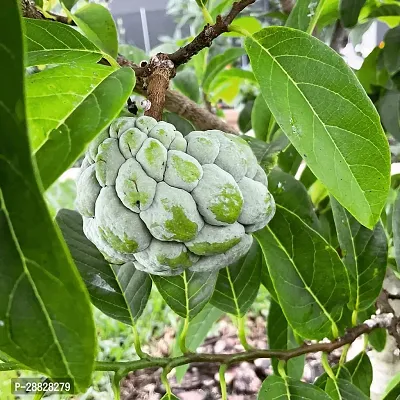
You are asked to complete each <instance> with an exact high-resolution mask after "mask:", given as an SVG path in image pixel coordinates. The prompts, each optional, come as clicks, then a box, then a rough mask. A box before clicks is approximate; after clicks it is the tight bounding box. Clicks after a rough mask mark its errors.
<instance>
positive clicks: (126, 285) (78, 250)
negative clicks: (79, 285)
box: [56, 209, 151, 325]
mask: <svg viewBox="0 0 400 400" xmlns="http://www.w3.org/2000/svg"><path fill="white" fill-rule="evenodd" d="M56 221H57V223H58V226H59V227H60V229H61V232H62V234H63V236H64V239H65V241H66V243H67V245H68V248H69V250H70V252H71V255H72V258H73V259H74V261H75V264H76V266H77V267H78V270H79V273H80V274H81V277H82V280H83V281H84V282H85V285H86V287H87V289H88V291H89V294H90V297H91V300H92V303H93V304H94V305H95V306H96V307H97V308H98V309H99V310H101V311H102V312H103V313H104V314H107V315H108V316H110V317H111V318H114V319H117V320H119V321H121V322H124V323H125V324H128V325H131V324H132V323H133V322H134V321H135V320H137V319H138V318H139V317H140V315H141V314H142V312H143V310H144V307H145V306H146V303H147V300H148V299H149V296H150V292H151V279H150V276H149V275H148V274H146V273H144V272H142V271H138V270H136V269H135V267H134V266H133V264H132V263H126V264H123V265H114V266H111V265H110V264H109V263H108V262H107V261H106V260H105V259H104V257H103V255H102V254H101V253H100V251H99V250H97V248H96V246H95V245H94V244H93V243H92V242H91V241H90V240H89V239H87V238H86V236H85V234H84V233H83V227H82V216H81V215H80V214H79V213H78V212H76V211H72V210H66V209H63V210H60V211H59V212H58V214H57V217H56Z"/></svg>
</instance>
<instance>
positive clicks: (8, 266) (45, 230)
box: [0, 0, 96, 391]
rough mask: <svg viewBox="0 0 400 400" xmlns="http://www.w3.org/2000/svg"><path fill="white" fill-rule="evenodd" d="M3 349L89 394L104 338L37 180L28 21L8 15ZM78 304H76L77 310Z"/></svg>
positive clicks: (1, 156)
mask: <svg viewBox="0 0 400 400" xmlns="http://www.w3.org/2000/svg"><path fill="white" fill-rule="evenodd" d="M0 59H1V60H2V64H3V65H2V74H1V75H0V86H1V92H0V136H1V137H2V138H3V140H1V142H0V176H1V180H0V243H1V246H0V276H1V279H0V321H1V324H0V352H1V353H2V354H7V355H8V356H9V357H10V358H11V359H13V360H15V361H18V362H20V363H21V364H23V365H25V366H26V367H27V368H29V369H33V370H36V371H39V372H40V373H43V374H46V375H47V376H50V377H53V378H58V377H60V376H61V377H66V378H71V379H73V380H74V381H75V387H76V389H77V390H79V391H84V390H85V389H86V388H87V387H88V386H89V384H90V382H91V374H92V371H93V366H94V365H93V364H94V357H95V351H96V336H95V335H96V333H95V327H94V322H93V316H92V310H91V305H90V300H89V296H88V294H87V292H86V290H85V287H84V285H83V283H82V282H81V280H80V277H79V274H78V271H77V270H76V267H75V265H74V263H73V261H72V259H71V256H70V255H69V252H68V249H67V248H66V246H65V244H64V242H63V240H62V237H61V236H60V234H59V231H58V229H56V227H55V226H54V224H53V222H52V220H51V217H50V214H49V212H48V210H47V207H46V203H45V201H44V199H43V196H42V192H41V185H40V183H38V182H37V179H38V177H37V176H36V173H35V165H34V163H33V162H32V159H31V150H30V148H29V139H28V135H27V125H26V115H25V114H26V113H25V104H24V103H25V99H24V87H23V85H24V79H25V78H24V65H23V39H22V20H21V18H20V15H19V7H18V4H17V1H10V0H7V1H6V4H5V7H3V10H2V12H1V13H0ZM71 305H73V307H71Z"/></svg>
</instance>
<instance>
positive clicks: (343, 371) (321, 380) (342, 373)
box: [314, 365, 351, 390]
mask: <svg viewBox="0 0 400 400" xmlns="http://www.w3.org/2000/svg"><path fill="white" fill-rule="evenodd" d="M332 371H333V373H334V374H335V376H336V377H337V378H340V379H344V380H346V381H349V382H351V374H350V372H349V371H348V370H347V368H346V367H345V366H342V367H341V368H340V369H339V366H338V365H335V366H334V367H333V368H332ZM328 379H329V376H328V374H327V373H326V372H324V373H323V374H322V375H320V376H319V377H318V378H317V379H316V380H315V382H314V385H315V386H318V387H319V388H321V389H322V390H325V387H326V383H327V382H328Z"/></svg>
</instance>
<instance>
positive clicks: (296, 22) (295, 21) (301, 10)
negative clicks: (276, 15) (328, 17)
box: [285, 0, 312, 32]
mask: <svg viewBox="0 0 400 400" xmlns="http://www.w3.org/2000/svg"><path fill="white" fill-rule="evenodd" d="M311 3H312V1H310V0H297V1H296V3H295V5H294V7H293V9H292V11H291V12H290V14H289V17H288V19H287V20H286V23H285V26H287V27H289V28H295V29H299V30H301V31H304V32H305V31H306V30H307V28H308V25H309V24H310V21H311V14H312V13H311V10H310V5H311Z"/></svg>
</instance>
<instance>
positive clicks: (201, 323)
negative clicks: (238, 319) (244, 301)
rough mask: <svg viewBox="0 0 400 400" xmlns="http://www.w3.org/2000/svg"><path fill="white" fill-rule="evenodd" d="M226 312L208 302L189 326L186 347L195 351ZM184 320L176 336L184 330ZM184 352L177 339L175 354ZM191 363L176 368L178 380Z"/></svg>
mask: <svg viewBox="0 0 400 400" xmlns="http://www.w3.org/2000/svg"><path fill="white" fill-rule="evenodd" d="M223 315H224V312H223V311H221V310H219V309H218V308H216V307H214V306H212V305H211V304H207V305H206V306H205V307H204V308H203V309H202V310H201V311H200V312H199V313H198V314H197V315H196V316H195V317H194V318H193V319H192V320H191V321H190V322H189V328H188V330H187V334H186V342H185V343H186V348H187V349H188V350H190V351H193V352H195V351H196V349H197V348H198V347H199V346H200V345H201V344H202V343H203V341H204V339H205V338H206V337H207V334H208V332H209V331H210V329H211V327H212V326H213V325H214V323H215V322H217V321H218V320H219V319H220V318H221V317H222V316H223ZM183 325H184V321H182V323H181V327H180V329H179V332H177V335H176V337H177V338H178V337H179V333H180V332H181V331H182V328H183ZM181 354H182V352H181V350H180V348H179V340H176V341H175V345H174V350H173V356H174V357H175V356H178V355H181ZM188 368H189V365H188V364H186V365H181V366H179V367H177V368H176V369H175V377H176V380H177V381H178V382H180V381H181V380H182V378H183V377H184V375H185V373H186V371H187V370H188Z"/></svg>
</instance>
